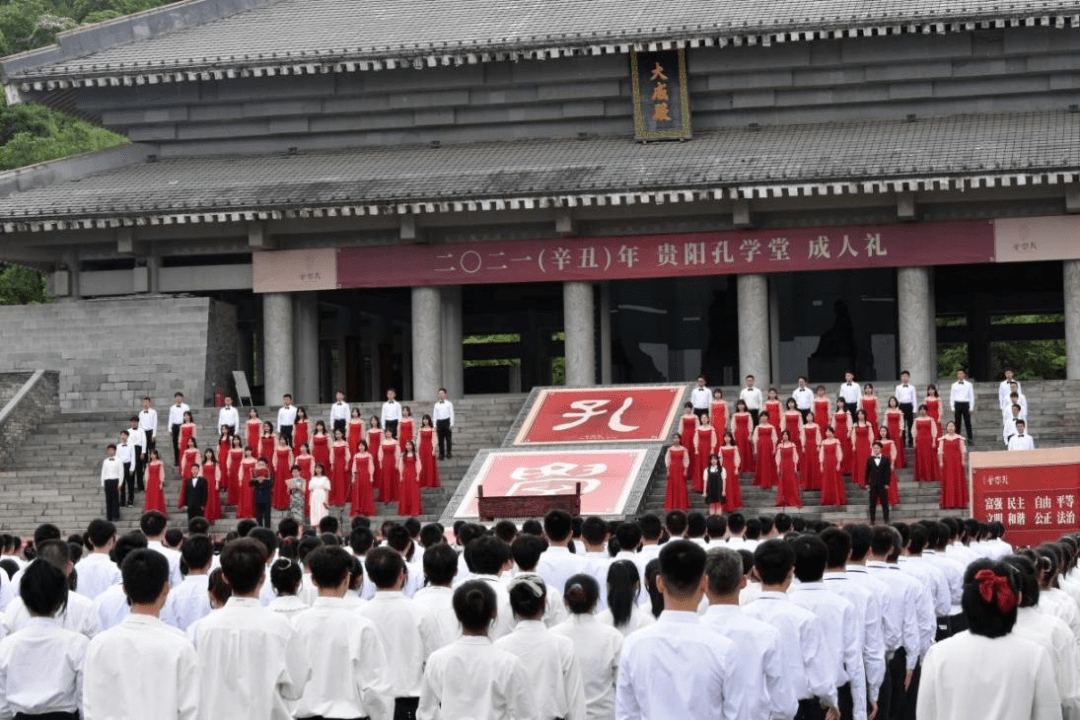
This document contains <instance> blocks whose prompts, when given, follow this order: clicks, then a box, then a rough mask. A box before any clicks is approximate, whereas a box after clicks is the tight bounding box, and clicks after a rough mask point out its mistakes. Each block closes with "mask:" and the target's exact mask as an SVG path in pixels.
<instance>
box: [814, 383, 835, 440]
mask: <svg viewBox="0 0 1080 720" xmlns="http://www.w3.org/2000/svg"><path fill="white" fill-rule="evenodd" d="M831 409H832V400H830V399H829V396H828V395H827V394H826V391H825V386H824V385H818V386H817V389H816V390H814V422H815V423H817V426H818V427H819V428H821V429H822V430H824V429H825V428H827V427H828V426H829V411H830V410H831Z"/></svg>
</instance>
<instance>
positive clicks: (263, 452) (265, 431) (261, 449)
mask: <svg viewBox="0 0 1080 720" xmlns="http://www.w3.org/2000/svg"><path fill="white" fill-rule="evenodd" d="M277 444H278V443H277V436H276V435H275V434H274V423H272V422H270V421H269V420H267V421H265V422H263V424H262V434H260V435H259V444H258V445H256V447H257V448H258V453H257V454H258V457H260V458H266V464H267V465H269V466H270V467H271V468H273V466H274V450H275V449H276V448H277Z"/></svg>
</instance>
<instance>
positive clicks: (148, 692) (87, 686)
mask: <svg viewBox="0 0 1080 720" xmlns="http://www.w3.org/2000/svg"><path fill="white" fill-rule="evenodd" d="M198 662H199V661H198V656H197V655H196V654H195V648H193V647H192V646H191V643H189V642H188V639H187V637H186V636H185V635H184V634H183V633H182V632H180V631H179V630H175V629H173V628H171V627H169V626H168V625H166V624H164V623H163V622H161V620H159V619H157V618H155V617H150V616H148V615H128V617H127V618H126V619H125V620H124V622H122V623H120V624H119V625H117V626H116V627H114V628H112V629H111V630H106V631H105V632H103V633H101V634H100V635H98V636H97V637H96V638H94V639H93V641H91V642H90V647H89V650H88V651H87V653H86V672H85V677H84V679H83V717H85V718H86V720H97V719H98V718H140V719H144V720H194V718H195V717H196V715H197V713H198V708H199V670H198ZM118 678H123V681H122V682H117V679H118Z"/></svg>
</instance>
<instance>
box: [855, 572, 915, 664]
mask: <svg viewBox="0 0 1080 720" xmlns="http://www.w3.org/2000/svg"><path fill="white" fill-rule="evenodd" d="M847 578H848V580H850V581H851V582H853V583H855V584H856V585H861V586H862V587H864V588H866V589H867V590H869V591H870V592H871V593H872V594H873V596H874V597H875V598H877V601H878V608H879V609H880V611H881V639H882V642H883V643H884V645H885V652H886V653H894V652H896V651H897V650H898V649H900V647H901V646H902V645H903V635H904V613H905V608H904V602H903V594H902V593H899V594H897V593H894V592H893V590H892V588H890V587H889V586H888V585H887V584H885V583H883V582H882V581H881V580H878V579H877V578H876V577H874V576H872V575H871V574H870V571H869V570H868V569H867V567H866V566H865V565H848V566H847ZM914 617H915V616H914V609H912V622H911V627H912V628H915V627H916V625H915V620H914ZM914 637H915V638H916V640H917V639H918V635H915V636H914ZM912 647H918V643H917V642H916V643H915V644H914V645H913V646H912Z"/></svg>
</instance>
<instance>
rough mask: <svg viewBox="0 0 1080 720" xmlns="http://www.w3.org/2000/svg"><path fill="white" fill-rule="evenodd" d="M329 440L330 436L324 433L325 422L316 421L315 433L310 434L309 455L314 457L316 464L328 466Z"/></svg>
mask: <svg viewBox="0 0 1080 720" xmlns="http://www.w3.org/2000/svg"><path fill="white" fill-rule="evenodd" d="M330 442H331V437H330V436H329V435H327V434H326V423H324V422H323V421H322V420H319V421H317V422H316V423H315V434H314V435H312V436H311V456H312V457H313V458H315V464H316V465H322V466H323V467H324V468H328V467H330Z"/></svg>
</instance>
